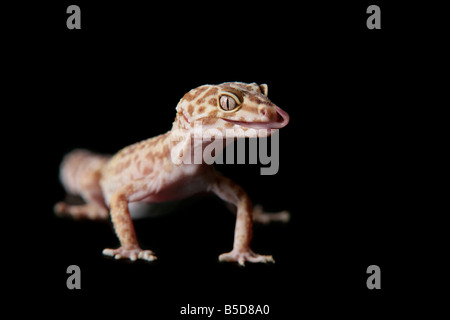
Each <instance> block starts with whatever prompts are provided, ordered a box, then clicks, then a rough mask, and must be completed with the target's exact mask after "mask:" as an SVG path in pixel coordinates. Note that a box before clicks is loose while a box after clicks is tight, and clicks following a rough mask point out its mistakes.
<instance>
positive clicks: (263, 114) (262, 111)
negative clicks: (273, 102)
mask: <svg viewBox="0 0 450 320" xmlns="http://www.w3.org/2000/svg"><path fill="white" fill-rule="evenodd" d="M259 113H260V114H261V115H262V116H265V115H266V113H267V111H266V110H265V109H262V110H259Z"/></svg>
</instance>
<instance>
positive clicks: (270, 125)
mask: <svg viewBox="0 0 450 320" xmlns="http://www.w3.org/2000/svg"><path fill="white" fill-rule="evenodd" d="M276 109H277V115H278V119H277V120H276V121H268V122H251V121H236V120H231V119H225V118H222V120H224V121H227V122H230V123H232V124H235V125H239V126H241V127H245V128H252V129H281V128H283V127H285V126H287V124H288V123H289V115H288V114H287V112H286V111H284V110H282V109H281V108H279V107H276Z"/></svg>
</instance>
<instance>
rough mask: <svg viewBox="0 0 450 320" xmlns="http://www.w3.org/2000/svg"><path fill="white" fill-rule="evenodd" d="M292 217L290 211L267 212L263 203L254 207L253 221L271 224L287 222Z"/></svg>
mask: <svg viewBox="0 0 450 320" xmlns="http://www.w3.org/2000/svg"><path fill="white" fill-rule="evenodd" d="M290 219H291V214H290V213H289V211H287V210H284V211H280V212H265V211H264V210H263V207H262V206H261V205H259V204H258V205H255V206H254V207H253V221H254V222H257V223H261V224H269V223H272V222H282V223H287V222H289V220H290Z"/></svg>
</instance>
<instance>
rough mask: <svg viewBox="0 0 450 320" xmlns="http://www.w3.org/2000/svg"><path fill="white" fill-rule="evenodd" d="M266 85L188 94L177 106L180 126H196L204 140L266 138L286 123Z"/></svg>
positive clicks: (227, 86) (205, 88) (220, 87)
mask: <svg viewBox="0 0 450 320" xmlns="http://www.w3.org/2000/svg"><path fill="white" fill-rule="evenodd" d="M267 93H268V87H267V85H266V84H261V85H258V84H256V83H250V84H247V83H242V82H226V83H222V84H219V85H204V86H201V87H198V88H196V89H193V90H191V91H189V92H188V93H187V94H186V95H184V97H183V98H182V99H181V100H180V102H179V103H178V105H177V118H176V122H177V121H178V122H179V126H181V127H183V128H184V129H188V130H194V129H196V128H197V129H198V128H199V127H200V128H201V130H202V134H203V136H204V137H205V136H206V137H218V136H220V135H222V137H226V138H244V137H267V136H270V135H271V134H273V133H274V132H275V131H276V130H278V129H280V128H283V127H285V126H286V125H287V124H288V123H289V115H288V114H287V113H286V112H285V111H283V110H282V109H281V108H279V107H277V106H276V105H275V104H273V103H272V102H271V101H270V100H269V98H268V96H267Z"/></svg>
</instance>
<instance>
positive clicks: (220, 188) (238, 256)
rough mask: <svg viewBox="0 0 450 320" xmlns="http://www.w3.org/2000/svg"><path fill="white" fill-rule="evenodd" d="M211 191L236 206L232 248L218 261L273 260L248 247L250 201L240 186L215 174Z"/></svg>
mask: <svg viewBox="0 0 450 320" xmlns="http://www.w3.org/2000/svg"><path fill="white" fill-rule="evenodd" d="M212 191H213V192H214V193H215V194H216V195H217V196H218V197H220V198H221V199H223V200H225V201H227V202H230V203H232V204H234V205H235V206H236V207H237V215H236V226H235V231H234V243H233V250H231V251H230V252H228V253H224V254H221V255H220V256H219V261H230V262H238V263H239V264H240V265H241V266H244V265H245V262H246V261H248V262H254V263H256V262H264V263H267V262H275V261H274V260H273V258H272V256H265V255H260V254H257V253H254V252H253V251H252V250H251V249H250V240H251V238H252V220H253V218H252V203H251V200H250V198H249V197H248V195H247V193H246V192H245V191H244V189H242V187H241V186H239V185H237V184H236V183H234V182H233V181H232V180H230V179H228V178H226V177H223V176H221V175H218V174H217V178H216V180H215V182H214V184H213V187H212Z"/></svg>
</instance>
